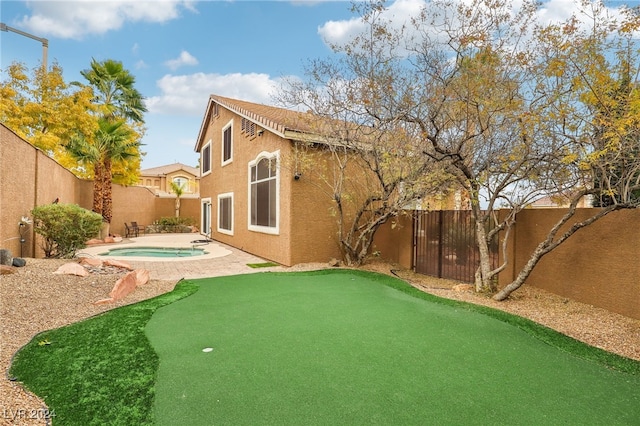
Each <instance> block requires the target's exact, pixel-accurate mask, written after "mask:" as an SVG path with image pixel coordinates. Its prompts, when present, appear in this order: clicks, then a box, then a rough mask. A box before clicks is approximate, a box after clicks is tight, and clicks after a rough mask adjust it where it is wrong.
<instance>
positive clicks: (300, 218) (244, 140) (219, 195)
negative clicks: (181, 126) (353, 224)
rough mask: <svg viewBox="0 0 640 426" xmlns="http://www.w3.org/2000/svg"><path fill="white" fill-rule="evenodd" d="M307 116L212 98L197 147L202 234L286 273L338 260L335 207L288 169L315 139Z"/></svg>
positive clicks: (233, 100)
mask: <svg viewBox="0 0 640 426" xmlns="http://www.w3.org/2000/svg"><path fill="white" fill-rule="evenodd" d="M308 115H309V114H305V113H300V112H296V111H290V110H286V109H282V108H276V107H271V106H266V105H260V104H254V103H250V102H245V101H240V100H235V99H229V98H225V97H221V96H215V95H212V96H210V98H209V101H208V104H207V108H206V112H205V115H204V119H203V121H202V125H201V127H200V132H199V134H198V138H197V142H196V145H195V151H196V152H198V153H199V154H200V203H201V217H200V229H201V231H202V233H204V234H206V235H209V236H210V237H211V238H213V239H215V240H218V241H220V242H223V243H225V244H229V245H231V246H234V247H237V248H239V249H242V250H244V251H247V252H250V253H253V254H255V255H258V256H260V257H263V258H266V259H269V260H272V261H275V262H278V263H280V264H283V265H288V266H290V265H294V264H297V263H303V262H312V261H328V260H329V259H331V258H333V257H335V258H340V257H341V254H340V251H339V248H338V244H337V241H336V232H335V229H336V223H335V219H334V218H332V217H331V215H330V214H329V209H330V208H331V200H330V199H329V198H327V197H326V195H325V194H322V193H321V191H319V189H318V188H317V186H314V185H312V184H311V182H309V180H308V179H306V177H305V176H300V175H299V174H298V173H297V172H296V170H295V168H292V167H288V166H284V164H285V163H287V159H289V158H292V155H293V153H294V150H295V147H296V142H299V141H306V140H309V138H310V137H312V135H313V131H312V129H311V128H310V126H309V124H308V122H309V121H308V120H305V116H308ZM287 164H288V163H287Z"/></svg>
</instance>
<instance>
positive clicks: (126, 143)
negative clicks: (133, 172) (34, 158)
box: [66, 118, 140, 223]
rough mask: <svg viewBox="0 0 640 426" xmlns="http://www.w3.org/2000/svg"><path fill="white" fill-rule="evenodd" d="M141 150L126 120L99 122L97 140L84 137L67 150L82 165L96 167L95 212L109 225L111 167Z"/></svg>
mask: <svg viewBox="0 0 640 426" xmlns="http://www.w3.org/2000/svg"><path fill="white" fill-rule="evenodd" d="M139 146H140V143H139V142H138V140H137V139H136V138H135V132H134V131H133V130H132V129H131V128H129V127H128V126H127V124H126V122H125V121H124V120H119V121H111V120H108V119H106V118H99V119H98V130H97V131H96V133H95V135H94V138H93V139H87V138H85V137H83V136H81V135H80V136H78V137H76V138H73V139H72V140H71V141H70V142H69V144H67V146H66V148H67V150H68V151H69V152H70V153H71V155H73V156H74V158H76V159H77V160H78V161H79V162H80V163H83V164H87V165H91V166H92V167H93V170H94V180H93V195H94V196H93V210H94V211H96V212H100V213H101V214H102V217H103V218H104V221H105V222H107V223H110V222H111V217H112V205H111V201H112V191H111V178H112V176H111V164H112V163H113V162H114V161H124V160H126V159H127V158H130V157H131V156H135V155H137V152H138V151H137V148H138V147H139Z"/></svg>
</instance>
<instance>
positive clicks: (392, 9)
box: [318, 0, 629, 45]
mask: <svg viewBox="0 0 640 426" xmlns="http://www.w3.org/2000/svg"><path fill="white" fill-rule="evenodd" d="M453 1H454V2H458V3H467V4H468V3H469V0H453ZM622 3H625V2H618V3H616V5H618V6H619V5H621V4H622ZM626 3H629V2H626ZM427 4H428V1H427V0H396V1H394V2H393V3H391V4H390V5H389V6H388V7H387V9H388V10H386V11H385V12H384V14H383V15H382V16H381V19H383V20H386V21H387V22H388V24H387V27H389V28H396V29H399V28H400V27H401V26H402V25H403V24H406V23H409V22H410V19H411V18H412V17H416V16H418V14H419V13H420V11H421V10H422V8H423V7H424V6H426V5H427ZM513 6H514V8H519V7H521V6H522V2H521V1H518V0H516V1H514V3H513ZM608 12H609V14H610V16H618V15H619V11H618V10H616V9H615V8H608ZM577 13H578V5H577V2H576V0H542V3H541V6H540V8H539V9H538V21H539V22H540V23H541V24H549V23H558V22H561V21H564V20H566V19H568V18H569V17H571V16H572V15H574V14H577ZM578 16H579V17H580V14H578ZM582 17H583V18H584V17H585V16H584V15H582ZM366 29H367V27H366V25H365V24H364V23H363V22H362V20H361V19H360V18H359V17H354V18H351V19H348V20H342V21H328V22H326V23H325V24H324V25H322V26H320V27H319V28H318V34H319V35H320V36H321V37H322V39H323V40H324V42H325V43H327V44H335V45H344V44H346V43H349V42H350V41H351V40H353V39H354V37H356V36H357V35H360V34H362V32H363V31H365V30H366Z"/></svg>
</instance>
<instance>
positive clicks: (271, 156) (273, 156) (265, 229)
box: [247, 150, 280, 235]
mask: <svg viewBox="0 0 640 426" xmlns="http://www.w3.org/2000/svg"><path fill="white" fill-rule="evenodd" d="M263 159H268V160H275V162H276V175H275V177H274V178H273V179H275V182H276V194H275V204H276V218H275V223H276V225H275V226H274V227H270V226H263V225H253V224H251V211H252V209H253V206H252V204H251V185H252V183H253V182H251V168H252V167H253V166H255V165H257V164H258V163H259V162H260V161H261V160H263ZM247 171H248V173H247V193H248V194H247V198H248V200H247V206H248V208H247V228H248V229H249V230H250V231H254V232H261V233H263V234H271V235H280V150H277V151H274V152H266V151H262V152H261V153H259V154H258V155H257V156H256V158H255V159H254V160H252V161H250V162H249V164H248V167H247Z"/></svg>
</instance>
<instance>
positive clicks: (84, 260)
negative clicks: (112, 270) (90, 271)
mask: <svg viewBox="0 0 640 426" xmlns="http://www.w3.org/2000/svg"><path fill="white" fill-rule="evenodd" d="M80 264H81V265H88V266H95V267H98V268H99V267H101V266H102V260H100V259H95V258H92V257H81V258H80Z"/></svg>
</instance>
